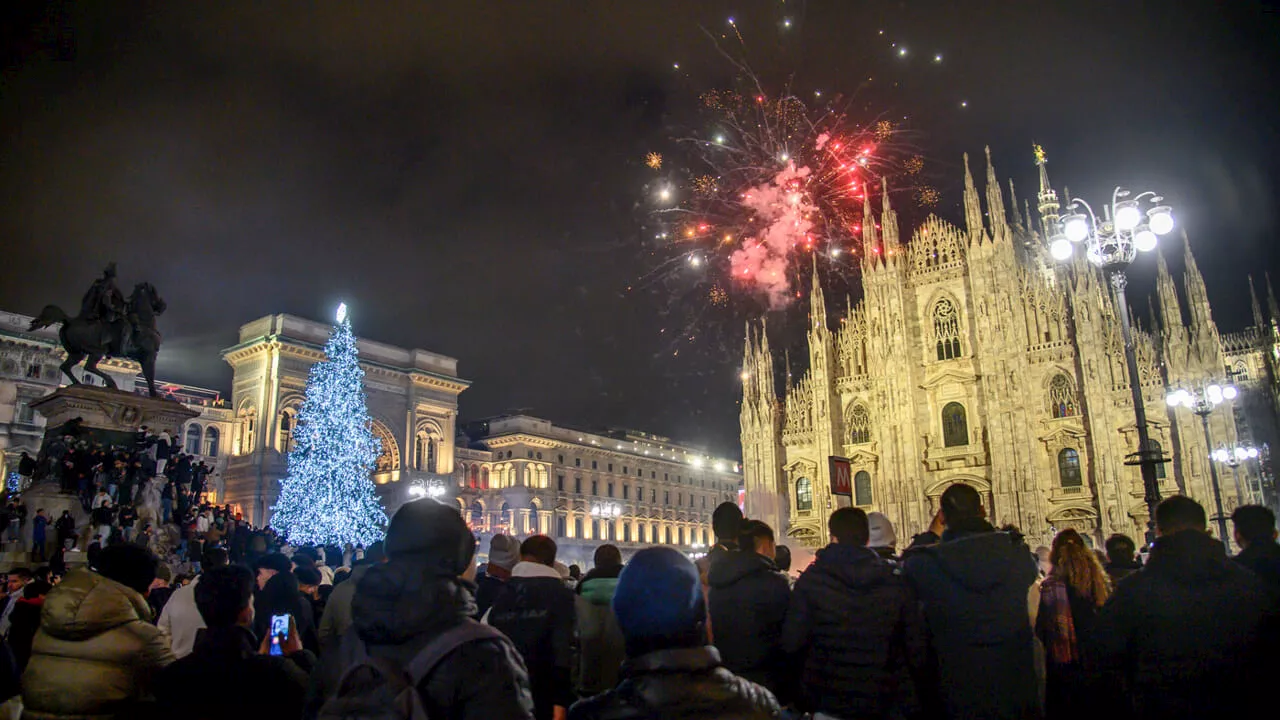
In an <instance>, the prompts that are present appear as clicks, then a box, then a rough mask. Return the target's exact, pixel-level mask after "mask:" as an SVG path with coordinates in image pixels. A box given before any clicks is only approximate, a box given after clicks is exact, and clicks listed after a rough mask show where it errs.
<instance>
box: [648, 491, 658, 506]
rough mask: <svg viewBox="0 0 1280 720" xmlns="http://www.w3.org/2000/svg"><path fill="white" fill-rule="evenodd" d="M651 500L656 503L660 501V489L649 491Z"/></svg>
mask: <svg viewBox="0 0 1280 720" xmlns="http://www.w3.org/2000/svg"><path fill="white" fill-rule="evenodd" d="M649 502H655V503H656V502H658V491H657V490H650V491H649Z"/></svg>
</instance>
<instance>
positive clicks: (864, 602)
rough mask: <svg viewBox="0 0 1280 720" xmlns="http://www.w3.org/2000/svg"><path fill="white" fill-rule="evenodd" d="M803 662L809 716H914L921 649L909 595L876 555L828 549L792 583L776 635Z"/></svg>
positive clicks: (916, 613) (844, 547)
mask: <svg viewBox="0 0 1280 720" xmlns="http://www.w3.org/2000/svg"><path fill="white" fill-rule="evenodd" d="M782 647H783V650H785V651H786V652H787V653H790V654H798V655H800V656H801V657H802V658H803V666H804V670H803V673H804V674H803V682H802V688H803V696H802V698H801V705H802V706H803V707H804V709H805V710H808V711H814V712H816V711H821V712H825V713H828V714H830V715H835V716H837V717H848V718H854V717H857V718H879V717H888V716H889V714H890V712H891V711H893V710H897V711H899V712H901V713H902V714H903V715H906V716H910V715H911V714H913V713H914V712H916V711H917V710H918V702H917V700H916V693H915V688H914V687H913V683H912V679H911V678H912V671H913V670H914V671H917V672H918V671H919V670H920V669H921V668H922V667H923V666H924V661H925V654H926V644H925V636H924V628H923V620H922V618H921V617H920V611H919V606H918V604H917V602H916V599H915V593H913V592H912V591H911V587H910V586H909V585H907V583H906V581H905V580H903V579H902V578H901V577H898V576H897V575H894V574H893V569H892V568H891V567H890V566H889V565H888V564H887V563H886V562H884V560H882V559H881V558H880V557H879V556H878V555H877V553H876V552H875V551H873V550H870V549H868V548H865V547H854V546H852V545H838V544H832V545H828V546H827V547H825V548H823V549H821V550H819V551H818V554H817V558H816V559H815V560H814V562H813V564H812V565H810V566H809V569H808V570H805V571H804V574H803V575H801V576H800V579H799V580H797V581H796V586H795V589H794V590H792V592H791V609H790V610H789V611H788V612H787V622H786V626H785V627H784V629H783V633H782Z"/></svg>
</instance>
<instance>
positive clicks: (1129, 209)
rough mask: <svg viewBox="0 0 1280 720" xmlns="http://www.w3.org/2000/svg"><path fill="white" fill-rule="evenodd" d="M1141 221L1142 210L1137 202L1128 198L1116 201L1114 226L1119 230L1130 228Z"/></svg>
mask: <svg viewBox="0 0 1280 720" xmlns="http://www.w3.org/2000/svg"><path fill="white" fill-rule="evenodd" d="M1140 222H1142V211H1141V210H1139V209H1138V203H1136V202H1134V201H1132V200H1128V201H1125V202H1119V203H1116V227H1117V228H1119V229H1120V230H1132V229H1134V228H1136V227H1138V223H1140Z"/></svg>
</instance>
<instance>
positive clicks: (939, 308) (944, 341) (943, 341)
mask: <svg viewBox="0 0 1280 720" xmlns="http://www.w3.org/2000/svg"><path fill="white" fill-rule="evenodd" d="M933 337H934V342H935V344H936V348H937V351H938V359H939V360H951V359H952V358H958V357H960V313H959V312H958V311H957V310H956V305H955V303H953V302H951V300H949V299H947V298H942V299H941V300H939V301H938V302H936V303H934V306H933Z"/></svg>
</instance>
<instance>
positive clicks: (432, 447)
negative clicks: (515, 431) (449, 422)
mask: <svg viewBox="0 0 1280 720" xmlns="http://www.w3.org/2000/svg"><path fill="white" fill-rule="evenodd" d="M510 455H511V453H507V456H508V457H509V456H510ZM427 472H429V473H433V472H438V470H436V443H435V440H433V439H432V438H427Z"/></svg>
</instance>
